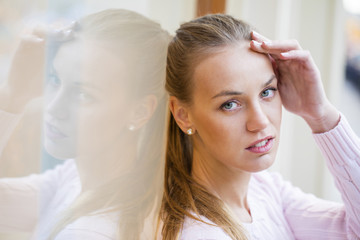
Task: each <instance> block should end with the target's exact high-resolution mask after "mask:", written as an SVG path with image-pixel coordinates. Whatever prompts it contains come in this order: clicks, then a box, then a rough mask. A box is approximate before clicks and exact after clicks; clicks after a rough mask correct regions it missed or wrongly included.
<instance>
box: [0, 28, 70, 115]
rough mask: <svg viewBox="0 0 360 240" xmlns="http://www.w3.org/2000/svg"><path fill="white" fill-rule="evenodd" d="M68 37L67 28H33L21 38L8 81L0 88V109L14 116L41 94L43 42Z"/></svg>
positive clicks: (43, 72) (44, 52) (42, 84)
mask: <svg viewBox="0 0 360 240" xmlns="http://www.w3.org/2000/svg"><path fill="white" fill-rule="evenodd" d="M70 34H71V31H69V28H67V29H65V28H63V29H55V28H53V27H49V26H40V25H39V26H37V27H36V28H35V29H34V30H32V31H31V33H30V34H27V35H25V36H23V37H22V38H21V41H20V44H19V46H18V48H17V49H16V51H15V54H14V56H13V59H12V63H11V66H10V71H9V75H8V79H7V81H6V82H5V85H3V86H2V87H1V88H0V109H2V110H5V111H9V112H13V113H17V112H21V111H22V110H23V109H24V107H25V106H26V104H27V103H28V102H29V101H31V100H32V99H34V98H36V97H39V96H41V95H42V93H43V86H44V76H45V59H46V56H45V55H46V40H47V39H49V38H51V40H52V41H54V40H55V41H57V40H58V41H63V40H64V39H66V37H68V36H69V35H70Z"/></svg>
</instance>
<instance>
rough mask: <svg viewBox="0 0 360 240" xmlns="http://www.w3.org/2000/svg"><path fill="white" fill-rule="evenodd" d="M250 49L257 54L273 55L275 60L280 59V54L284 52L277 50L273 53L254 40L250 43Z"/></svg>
mask: <svg viewBox="0 0 360 240" xmlns="http://www.w3.org/2000/svg"><path fill="white" fill-rule="evenodd" d="M250 48H251V49H252V50H253V51H255V52H258V53H264V54H268V55H271V56H272V58H273V59H279V58H280V53H281V52H282V51H276V50H273V51H271V50H268V49H264V48H263V43H260V42H257V41H255V40H252V41H251V42H250Z"/></svg>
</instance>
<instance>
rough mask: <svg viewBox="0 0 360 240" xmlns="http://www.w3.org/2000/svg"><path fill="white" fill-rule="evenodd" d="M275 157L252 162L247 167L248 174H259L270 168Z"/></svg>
mask: <svg viewBox="0 0 360 240" xmlns="http://www.w3.org/2000/svg"><path fill="white" fill-rule="evenodd" d="M274 160H275V157H273V156H269V155H268V156H263V157H260V158H258V159H256V160H253V161H256V162H252V164H251V166H249V167H248V172H253V173H255V172H261V171H264V170H266V169H268V168H270V167H271V166H272V165H273V163H274Z"/></svg>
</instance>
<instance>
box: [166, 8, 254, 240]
mask: <svg viewBox="0 0 360 240" xmlns="http://www.w3.org/2000/svg"><path fill="white" fill-rule="evenodd" d="M251 30H252V28H251V27H250V26H249V25H248V24H247V23H245V22H243V21H240V20H237V19H235V18H233V17H231V16H229V15H224V14H213V15H206V16H204V17H200V18H197V19H195V20H192V21H190V22H187V23H184V24H182V25H181V26H180V28H179V29H178V30H177V31H176V36H175V37H174V38H173V40H172V41H171V42H170V44H169V47H168V54H167V66H166V90H167V91H168V93H169V95H170V96H174V97H176V98H177V99H178V100H180V101H181V102H183V103H185V104H188V105H191V104H192V94H193V93H192V88H193V86H194V79H193V74H194V70H195V68H196V66H197V65H198V64H199V62H200V61H202V60H203V59H204V58H206V57H207V56H209V55H211V54H214V53H216V52H218V51H220V50H222V49H223V48H224V47H227V46H231V45H235V44H238V43H241V42H244V41H250V40H251V35H250V34H251ZM167 138H168V139H167V147H166V161H165V183H164V184H165V189H164V196H163V202H162V207H161V218H162V221H163V224H164V225H163V228H162V237H163V238H164V239H166V240H170V239H176V238H177V237H178V236H179V232H180V230H181V228H182V225H183V223H184V217H185V216H187V217H190V218H192V219H195V220H198V221H201V222H203V221H202V220H201V218H200V216H204V217H206V218H207V219H209V220H210V221H212V222H213V223H214V224H215V225H216V226H219V227H221V228H222V229H223V230H224V231H225V232H226V233H227V234H228V235H229V236H230V237H231V238H232V239H246V235H245V233H244V231H242V227H241V226H240V225H239V224H238V223H237V222H236V221H234V219H233V218H232V217H231V214H230V213H229V212H228V211H227V210H226V206H225V204H224V203H223V202H222V201H221V200H220V199H219V198H217V197H215V196H214V195H212V194H211V193H210V192H209V191H207V190H206V188H205V187H203V186H201V185H200V184H198V183H197V182H196V181H195V180H194V179H193V177H192V175H191V171H192V148H193V146H192V142H191V137H190V136H188V135H186V134H185V133H184V132H183V131H182V130H181V129H180V128H179V127H178V125H177V123H176V121H175V119H174V117H173V116H172V114H171V113H170V118H169V126H168V136H167Z"/></svg>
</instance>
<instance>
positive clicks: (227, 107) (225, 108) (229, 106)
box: [221, 101, 239, 111]
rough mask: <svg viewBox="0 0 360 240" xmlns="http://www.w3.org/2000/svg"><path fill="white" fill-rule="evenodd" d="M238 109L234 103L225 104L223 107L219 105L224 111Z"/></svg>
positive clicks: (237, 105)
mask: <svg viewBox="0 0 360 240" xmlns="http://www.w3.org/2000/svg"><path fill="white" fill-rule="evenodd" d="M238 107H239V104H238V103H236V102H235V101H230V102H226V103H224V104H223V105H221V109H223V110H226V111H232V110H234V109H236V108H238Z"/></svg>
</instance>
